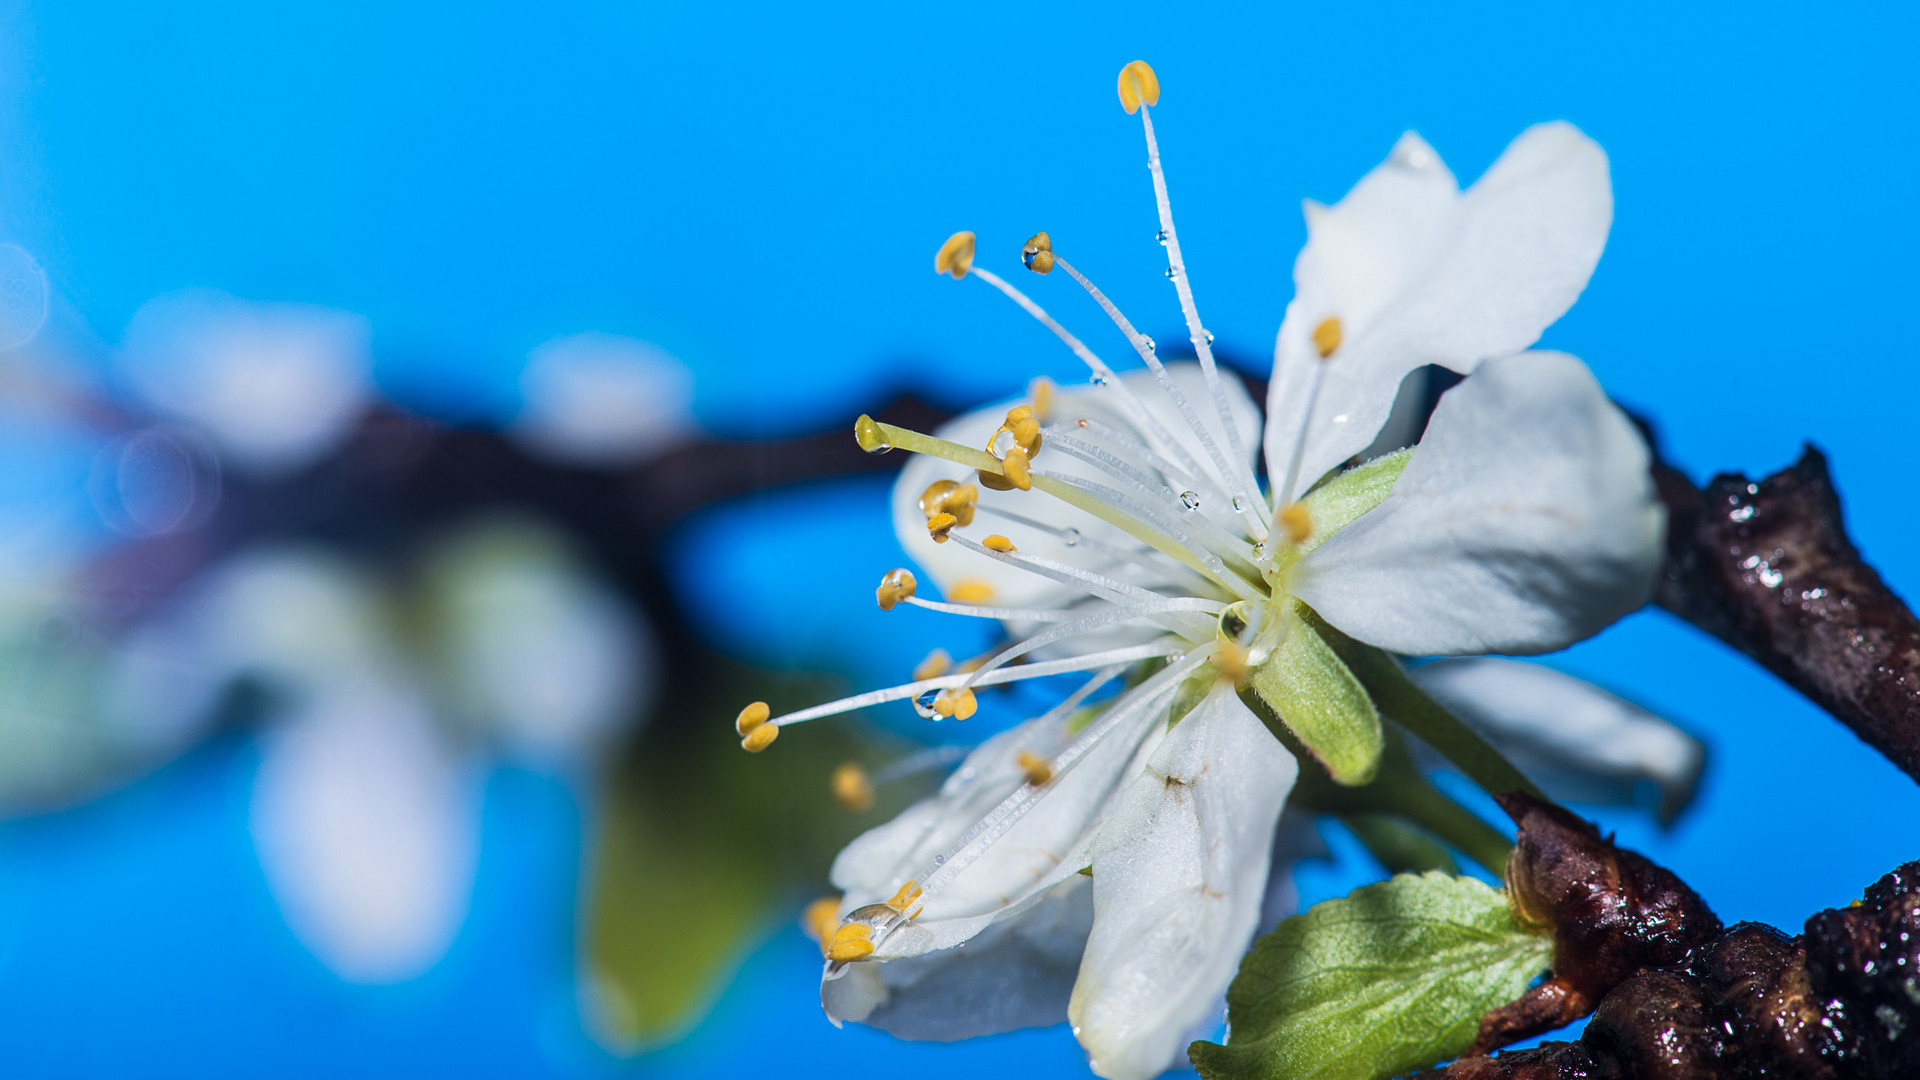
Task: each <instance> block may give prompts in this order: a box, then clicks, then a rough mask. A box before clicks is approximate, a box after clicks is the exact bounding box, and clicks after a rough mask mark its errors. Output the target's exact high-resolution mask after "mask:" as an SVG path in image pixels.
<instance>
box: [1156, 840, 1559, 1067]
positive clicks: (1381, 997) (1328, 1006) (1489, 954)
mask: <svg viewBox="0 0 1920 1080" xmlns="http://www.w3.org/2000/svg"><path fill="white" fill-rule="evenodd" d="M1552 959H1553V941H1552V939H1551V938H1549V937H1547V936H1545V935H1542V934H1537V933H1534V932H1532V931H1529V930H1526V929H1524V928H1522V927H1521V926H1520V925H1519V923H1517V922H1516V921H1515V920H1514V918H1513V915H1512V913H1511V912H1510V911H1509V910H1508V909H1507V900H1506V895H1505V894H1504V893H1502V892H1500V891H1498V890H1496V889H1492V888H1489V887H1488V886H1486V885H1484V884H1482V883H1481V882H1479V881H1478V880H1475V879H1474V878H1464V877H1449V876H1447V875H1446V874H1442V873H1438V872H1431V873H1426V874H1421V875H1418V876H1415V875H1412V874H1402V875H1400V876H1399V877H1396V878H1394V879H1392V880H1391V881H1383V882H1381V883H1379V884H1377V885H1368V886H1367V887H1365V888H1363V889H1359V890H1356V891H1355V892H1353V893H1351V894H1349V895H1348V896H1346V897H1345V898H1343V899H1339V900H1329V901H1327V902H1326V903H1324V904H1319V905H1317V906H1315V907H1314V908H1313V909H1312V910H1310V911H1308V912H1307V913H1306V914H1304V915H1296V916H1294V917H1293V918H1291V919H1288V920H1286V921H1285V922H1283V923H1281V924H1280V927H1279V929H1277V930H1275V931H1274V932H1273V933H1271V934H1268V935H1266V936H1265V937H1263V938H1261V939H1260V940H1259V941H1257V942H1255V943H1254V946H1253V951H1252V952H1250V953H1248V954H1247V957H1246V959H1244V960H1242V961H1241V962H1240V974H1239V975H1238V976H1236V977H1235V978H1234V980H1233V985H1232V986H1231V987H1230V988H1229V989H1228V990H1227V1022H1228V1030H1229V1031H1230V1033H1231V1034H1230V1035H1229V1037H1228V1042H1227V1045H1225V1046H1220V1045H1218V1044H1215V1043H1208V1042H1196V1043H1194V1044H1193V1045H1192V1046H1191V1047H1189V1048H1188V1051H1187V1053H1188V1056H1189V1057H1190V1058H1191V1059H1192V1061H1193V1065H1194V1067H1195V1068H1196V1069H1198V1070H1200V1075H1201V1076H1203V1077H1205V1078H1206V1080H1383V1078H1385V1077H1391V1076H1398V1075H1400V1074H1402V1073H1405V1072H1407V1071H1409V1070H1412V1069H1417V1068H1422V1067H1424V1066H1428V1065H1433V1064H1436V1063H1438V1062H1441V1061H1445V1060H1447V1059H1449V1058H1454V1057H1458V1056H1459V1055H1460V1054H1461V1053H1463V1052H1464V1051H1465V1050H1466V1049H1467V1048H1468V1047H1469V1046H1471V1045H1472V1044H1473V1040H1474V1036H1475V1035H1476V1034H1477V1033H1478V1030H1479V1025H1480V1018H1481V1016H1483V1015H1485V1014H1486V1013H1487V1012H1488V1011H1489V1010H1492V1009H1494V1008H1497V1007H1499V1006H1501V1005H1505V1004H1507V1003H1508V1002H1510V1001H1513V1000H1515V999H1517V998H1519V997H1520V996H1521V994H1523V993H1524V992H1525V991H1526V989H1527V986H1528V984H1529V983H1531V982H1532V981H1533V979H1534V977H1535V976H1537V975H1539V974H1540V973H1541V972H1542V971H1543V970H1545V969H1546V967H1547V966H1548V964H1549V963H1550V962H1551V961H1552Z"/></svg>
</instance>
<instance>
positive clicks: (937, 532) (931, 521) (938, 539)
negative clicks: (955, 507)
mask: <svg viewBox="0 0 1920 1080" xmlns="http://www.w3.org/2000/svg"><path fill="white" fill-rule="evenodd" d="M958 524H960V519H959V518H957V517H954V516H953V515H952V514H935V515H933V516H932V517H930V518H928V519H927V535H929V536H931V537H933V542H934V543H936V544H944V543H946V542H947V535H948V534H949V533H951V532H952V531H953V527H954V526H955V525H958Z"/></svg>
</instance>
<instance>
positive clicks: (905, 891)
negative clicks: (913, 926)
mask: <svg viewBox="0 0 1920 1080" xmlns="http://www.w3.org/2000/svg"><path fill="white" fill-rule="evenodd" d="M919 902H920V883H919V882H917V881H909V882H907V883H906V884H905V885H902V886H900V891H899V892H897V893H894V894H893V899H891V900H889V901H887V906H888V907H890V908H892V909H893V910H895V911H897V912H899V913H900V914H902V915H905V914H906V913H907V909H908V908H910V907H912V906H913V905H915V904H917V903H919Z"/></svg>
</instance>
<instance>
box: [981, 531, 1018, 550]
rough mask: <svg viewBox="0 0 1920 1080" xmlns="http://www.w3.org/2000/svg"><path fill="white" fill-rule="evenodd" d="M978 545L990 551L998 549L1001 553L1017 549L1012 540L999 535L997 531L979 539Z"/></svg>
mask: <svg viewBox="0 0 1920 1080" xmlns="http://www.w3.org/2000/svg"><path fill="white" fill-rule="evenodd" d="M980 546H981V547H984V548H987V549H989V550H992V551H998V552H1000V553H1001V554H1003V555H1004V554H1006V553H1007V552H1009V551H1014V550H1017V549H1015V548H1014V546H1013V541H1011V540H1009V539H1007V538H1006V537H1004V536H1001V535H1000V534H999V533H994V534H993V535H992V536H989V537H987V538H986V539H985V540H982V541H980Z"/></svg>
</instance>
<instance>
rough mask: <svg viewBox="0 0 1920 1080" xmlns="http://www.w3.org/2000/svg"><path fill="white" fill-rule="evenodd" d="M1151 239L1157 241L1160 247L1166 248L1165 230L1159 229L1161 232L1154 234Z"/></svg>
mask: <svg viewBox="0 0 1920 1080" xmlns="http://www.w3.org/2000/svg"><path fill="white" fill-rule="evenodd" d="M1153 238H1154V239H1155V240H1158V241H1160V246H1161V247H1166V246H1167V230H1165V229H1161V230H1160V231H1159V232H1157V233H1155V234H1154V237H1153Z"/></svg>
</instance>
